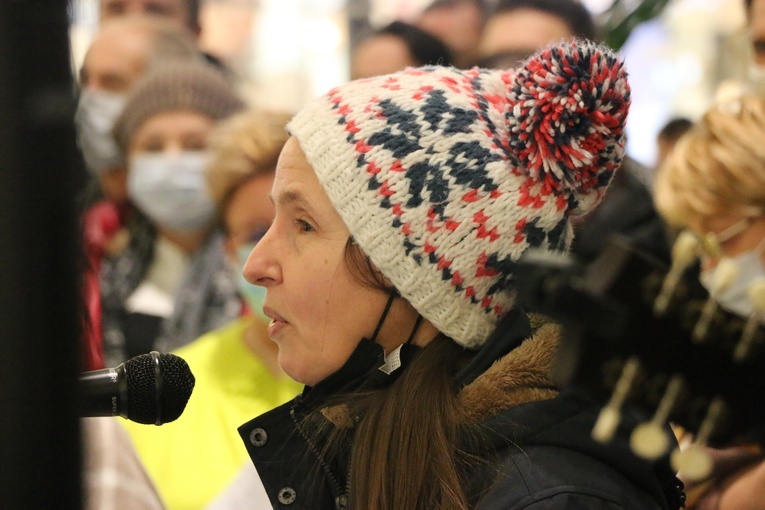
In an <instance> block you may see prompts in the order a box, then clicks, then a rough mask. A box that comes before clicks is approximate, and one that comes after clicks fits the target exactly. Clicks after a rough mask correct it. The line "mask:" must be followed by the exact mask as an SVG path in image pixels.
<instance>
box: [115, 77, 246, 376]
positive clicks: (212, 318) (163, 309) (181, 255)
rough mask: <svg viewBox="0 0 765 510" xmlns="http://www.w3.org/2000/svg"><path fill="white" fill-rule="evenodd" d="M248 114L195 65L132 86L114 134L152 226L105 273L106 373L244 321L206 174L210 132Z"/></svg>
mask: <svg viewBox="0 0 765 510" xmlns="http://www.w3.org/2000/svg"><path fill="white" fill-rule="evenodd" d="M243 108H244V103H243V102H242V100H241V99H240V98H239V97H238V96H237V95H236V93H235V92H234V91H233V89H232V87H231V85H230V84H229V83H228V82H227V81H226V80H225V79H224V77H223V76H222V75H221V74H220V73H219V72H218V71H217V70H215V69H214V68H212V67H210V66H208V65H206V64H203V63H198V62H183V63H181V62H178V63H168V64H166V65H164V66H162V67H161V68H159V67H158V68H155V69H153V70H151V71H150V72H149V73H148V74H147V75H145V76H144V77H143V78H142V80H141V81H140V82H138V83H137V84H136V85H135V87H134V88H133V89H132V91H131V93H130V95H129V97H128V99H127V102H126V105H125V108H124V110H123V112H122V113H121V115H120V116H119V117H118V119H117V121H116V123H115V127H114V131H113V135H114V138H115V141H116V142H117V145H118V147H119V148H120V150H121V152H122V153H124V154H125V155H126V163H127V192H128V197H129V199H130V201H131V202H132V203H133V204H134V205H135V206H136V208H137V210H138V214H136V215H135V218H134V223H135V225H144V226H145V227H144V228H137V227H136V228H133V229H132V230H131V233H132V234H134V235H131V237H130V239H129V244H128V245H127V247H126V248H124V249H123V250H122V251H121V252H120V253H119V254H117V255H115V256H113V257H111V258H109V259H108V260H106V261H105V262H104V264H103V267H102V268H101V274H100V284H101V303H102V310H103V315H102V332H103V350H104V361H105V363H106V365H107V366H113V365H116V364H118V363H121V362H122V361H124V360H125V359H128V358H130V357H132V356H135V355H138V354H141V353H144V352H147V351H150V350H152V349H156V350H160V351H169V350H172V349H173V348H177V347H180V346H181V345H185V344H187V343H189V342H191V341H192V340H194V339H196V338H197V337H199V336H200V335H201V334H203V333H205V332H207V331H211V330H213V329H215V328H218V327H220V326H222V325H224V324H227V323H228V322H230V321H231V320H232V319H234V318H236V317H238V316H239V313H240V311H241V307H242V299H241V298H240V296H239V293H238V292H237V288H236V281H235V279H234V277H233V275H232V274H231V271H230V270H229V265H228V261H227V259H226V256H225V253H224V249H223V234H222V233H221V232H220V231H219V229H217V228H216V224H215V205H214V203H213V201H212V198H211V196H210V194H209V192H208V190H207V187H206V184H205V178H204V169H205V166H206V165H207V163H208V161H209V155H208V151H207V139H208V137H209V135H210V133H211V132H212V131H213V129H214V127H215V126H216V125H217V124H218V123H219V122H220V121H222V120H224V119H226V118H227V117H229V116H231V115H233V114H234V113H236V112H238V111H239V110H241V109H243Z"/></svg>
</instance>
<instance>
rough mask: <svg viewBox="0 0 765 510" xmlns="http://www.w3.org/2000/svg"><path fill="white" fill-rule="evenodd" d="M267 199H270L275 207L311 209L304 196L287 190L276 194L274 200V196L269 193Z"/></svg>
mask: <svg viewBox="0 0 765 510" xmlns="http://www.w3.org/2000/svg"><path fill="white" fill-rule="evenodd" d="M268 198H270V199H271V202H272V203H274V205H277V204H278V205H282V206H285V205H293V206H296V207H299V208H301V209H310V208H311V207H310V206H309V204H308V200H306V198H305V196H304V195H303V194H302V193H300V192H298V191H291V190H287V191H284V192H282V193H280V194H278V195H277V196H276V198H274V196H273V195H272V194H271V193H269V194H268Z"/></svg>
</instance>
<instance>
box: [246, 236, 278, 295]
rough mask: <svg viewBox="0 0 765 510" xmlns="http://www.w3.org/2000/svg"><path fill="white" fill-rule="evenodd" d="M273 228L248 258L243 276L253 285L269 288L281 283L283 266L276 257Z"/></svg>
mask: <svg viewBox="0 0 765 510" xmlns="http://www.w3.org/2000/svg"><path fill="white" fill-rule="evenodd" d="M272 231H273V227H271V228H269V229H268V231H267V232H266V233H265V235H264V236H263V237H262V238H261V239H260V240H259V241H258V243H257V244H256V245H255V247H254V248H253V249H252V251H251V252H250V255H249V257H247V262H246V263H245V264H244V268H243V269H242V274H243V275H244V279H245V280H247V281H248V282H250V283H251V284H253V285H260V286H263V287H269V286H271V285H273V284H275V283H279V282H281V266H280V265H279V263H278V260H279V258H278V257H277V256H276V247H277V246H276V243H275V236H274V235H273V232H272Z"/></svg>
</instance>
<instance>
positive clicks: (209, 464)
mask: <svg viewBox="0 0 765 510" xmlns="http://www.w3.org/2000/svg"><path fill="white" fill-rule="evenodd" d="M288 120H289V116H288V115H285V114H279V113H270V112H266V111H258V110H252V111H247V112H243V113H240V114H237V115H235V116H234V117H232V118H231V119H228V120H227V121H226V122H224V123H223V124H221V125H220V126H218V127H217V128H216V130H215V132H214V133H213V135H212V137H211V139H210V155H209V158H208V160H209V164H208V166H207V167H206V172H205V178H206V184H207V189H208V190H209V193H210V197H211V199H212V203H213V204H214V205H215V211H216V215H217V219H218V222H219V223H220V225H221V227H222V230H223V231H224V232H225V239H224V241H223V244H224V246H225V251H226V253H227V255H228V262H229V271H230V274H231V276H232V278H233V279H235V281H236V282H237V284H236V285H237V289H238V291H239V293H240V295H241V296H242V298H243V299H244V307H243V314H242V316H241V317H239V318H238V319H235V320H233V321H232V322H231V323H230V324H228V325H226V326H224V327H222V328H220V329H217V330H215V331H212V332H210V333H207V334H205V335H203V336H201V337H200V338H199V339H197V340H195V341H193V342H191V343H190V344H188V345H186V346H184V347H181V348H180V349H178V350H176V351H175V353H176V354H178V355H179V356H181V357H182V358H183V359H185V360H186V362H187V363H188V364H189V366H190V367H191V370H192V371H193V373H194V376H195V378H196V385H195V389H194V398H192V399H191V400H190V401H189V403H188V405H187V406H186V409H185V410H184V413H183V416H181V417H180V418H179V419H178V420H176V421H175V422H173V423H171V424H168V425H167V426H162V427H146V426H142V425H140V424H133V423H127V424H125V426H126V428H127V429H128V432H129V434H130V435H131V438H132V440H133V443H134V444H135V446H136V449H137V451H138V452H139V455H140V457H141V460H142V461H143V463H144V465H145V466H146V469H147V471H148V472H149V474H150V475H151V477H152V479H153V481H154V483H155V484H156V486H157V489H158V490H159V492H160V494H161V496H162V499H163V501H164V502H165V503H166V504H167V506H168V508H183V509H196V508H200V509H201V508H205V507H206V505H207V504H208V503H209V502H210V501H211V500H213V499H214V498H216V497H217V496H218V494H219V493H220V492H221V491H223V490H225V489H226V488H227V487H228V485H229V484H230V483H232V481H233V480H234V479H235V477H236V476H237V473H239V472H240V470H241V469H242V467H243V465H245V464H249V462H247V461H248V456H247V452H246V450H245V449H244V448H241V446H240V443H239V436H238V433H237V430H236V428H237V427H238V426H239V425H241V423H242V422H244V421H246V420H247V419H248V418H249V417H250V416H251V415H252V413H260V412H265V411H266V410H268V409H271V408H273V407H274V406H277V405H280V404H282V403H284V402H286V401H287V400H289V399H291V398H292V397H294V396H295V395H297V394H298V393H299V392H300V390H301V388H302V387H301V385H299V384H298V383H296V382H294V381H292V380H291V379H290V378H288V377H287V376H286V375H285V374H284V373H283V372H282V371H281V369H279V366H278V362H277V354H278V348H277V346H276V344H275V343H274V342H273V341H272V340H271V339H270V338H269V337H268V334H267V330H266V328H267V324H268V322H269V321H270V319H268V318H266V317H265V315H264V314H263V299H264V297H265V289H264V288H263V287H259V286H256V285H252V284H250V283H248V282H247V281H246V280H245V279H244V278H243V276H242V268H243V267H244V265H245V262H246V261H247V258H248V257H249V254H250V252H251V251H252V248H253V247H254V246H255V245H256V244H257V242H258V241H259V240H260V238H261V237H262V236H263V235H264V234H265V232H266V231H267V230H268V228H269V226H270V225H271V222H272V221H273V217H274V206H273V204H272V202H271V201H270V200H269V198H268V193H269V191H270V190H271V186H272V184H273V180H274V170H275V168H276V161H277V159H278V157H279V153H280V151H281V149H282V147H283V145H284V143H285V142H286V141H287V136H288V135H287V132H286V130H285V128H284V127H285V125H286V124H287V122H288ZM192 444H193V445H194V447H193V448H190V447H189V445H192Z"/></svg>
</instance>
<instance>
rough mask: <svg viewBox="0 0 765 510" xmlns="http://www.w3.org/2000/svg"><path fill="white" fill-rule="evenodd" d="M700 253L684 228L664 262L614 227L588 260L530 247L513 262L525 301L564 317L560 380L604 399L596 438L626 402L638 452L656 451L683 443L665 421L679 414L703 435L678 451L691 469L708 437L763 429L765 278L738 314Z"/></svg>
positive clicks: (702, 462) (679, 461)
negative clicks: (705, 276) (633, 413)
mask: <svg viewBox="0 0 765 510" xmlns="http://www.w3.org/2000/svg"><path fill="white" fill-rule="evenodd" d="M697 252H698V241H697V240H696V239H695V238H694V237H693V236H692V235H690V234H688V233H684V234H682V235H681V236H680V237H679V238H678V240H677V242H676V243H675V245H674V248H673V262H672V266H671V267H670V268H668V269H667V268H666V267H664V266H663V265H662V264H660V263H658V262H657V261H655V260H653V259H651V258H650V257H648V256H646V255H643V254H641V253H640V252H639V251H637V250H635V249H633V248H631V247H630V245H629V243H628V242H627V241H625V240H624V239H620V238H613V239H612V240H611V241H610V242H609V244H608V246H607V248H606V249H605V250H604V251H603V253H602V254H601V255H600V256H599V257H598V258H597V259H596V260H595V261H594V262H592V263H590V264H583V263H579V262H578V261H577V260H576V259H575V258H573V257H571V256H564V255H560V256H556V255H551V254H550V253H549V252H546V253H541V252H535V251H530V252H529V253H527V254H526V255H524V257H522V258H521V261H520V265H521V267H520V268H519V270H518V272H517V273H516V274H517V275H518V277H517V281H516V284H517V286H516V288H517V289H518V296H517V300H518V301H517V303H518V305H519V306H521V307H523V308H524V309H526V310H527V311H535V312H539V313H543V314H545V315H547V316H549V317H551V318H553V319H554V320H557V321H558V322H560V323H561V325H562V326H563V330H564V334H563V338H562V340H561V344H560V346H559V349H558V352H557V354H556V362H555V368H554V376H555V378H556V380H557V381H558V382H559V383H560V384H562V385H577V386H579V387H583V388H585V389H587V390H588V391H589V392H590V393H591V394H594V395H596V396H598V397H601V398H602V399H603V402H604V407H603V408H602V410H601V413H600V416H599V418H598V420H597V422H596V424H595V427H594V428H593V437H594V438H595V439H597V440H599V441H601V442H608V441H611V440H613V439H614V435H615V434H616V430H617V428H618V425H619V423H620V418H621V416H622V412H623V411H624V409H625V406H629V407H630V408H631V409H632V408H634V409H637V410H638V411H639V412H640V413H641V415H644V418H645V419H644V422H643V423H641V424H640V425H638V426H637V427H635V428H634V429H633V430H632V432H631V435H630V437H629V441H630V445H631V447H632V450H633V452H635V454H637V455H639V456H641V457H644V458H647V459H656V458H659V457H661V456H663V455H666V454H667V453H669V451H668V450H669V449H670V447H671V445H673V444H675V442H674V441H673V440H671V437H670V436H669V429H668V427H667V423H668V422H672V423H674V424H679V425H681V426H682V427H684V428H685V429H687V430H689V431H692V432H693V433H694V434H695V440H694V443H693V445H692V446H691V447H689V448H687V449H684V450H682V451H681V450H679V449H675V450H674V451H673V452H672V454H671V460H672V463H673V466H674V467H675V468H676V469H678V470H679V471H682V472H683V473H684V476H686V477H687V478H688V479H689V480H692V479H697V480H700V479H704V478H706V477H707V476H708V475H709V473H710V472H711V469H712V461H711V458H710V457H709V455H708V454H707V453H706V449H705V448H704V447H705V446H706V445H716V446H719V445H725V444H729V443H730V442H733V441H734V440H739V439H740V438H742V437H745V438H747V440H751V441H753V442H759V443H760V444H762V439H763V437H765V434H764V432H765V329H764V328H763V326H762V324H763V317H765V279H763V280H762V281H756V282H751V285H750V288H749V295H750V299H751V300H752V302H753V303H754V305H755V310H756V312H755V313H754V314H753V315H752V316H750V317H739V316H736V315H733V314H731V313H728V312H727V311H725V310H724V309H722V308H721V307H720V306H718V305H717V303H716V302H715V301H714V300H713V299H711V298H710V296H709V294H708V293H707V291H706V290H705V289H704V287H703V286H702V285H701V284H700V283H699V279H698V265H697V264H696V263H695V262H696V261H697V257H696V253H697ZM718 284H719V285H721V286H722V285H726V284H727V282H718Z"/></svg>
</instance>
